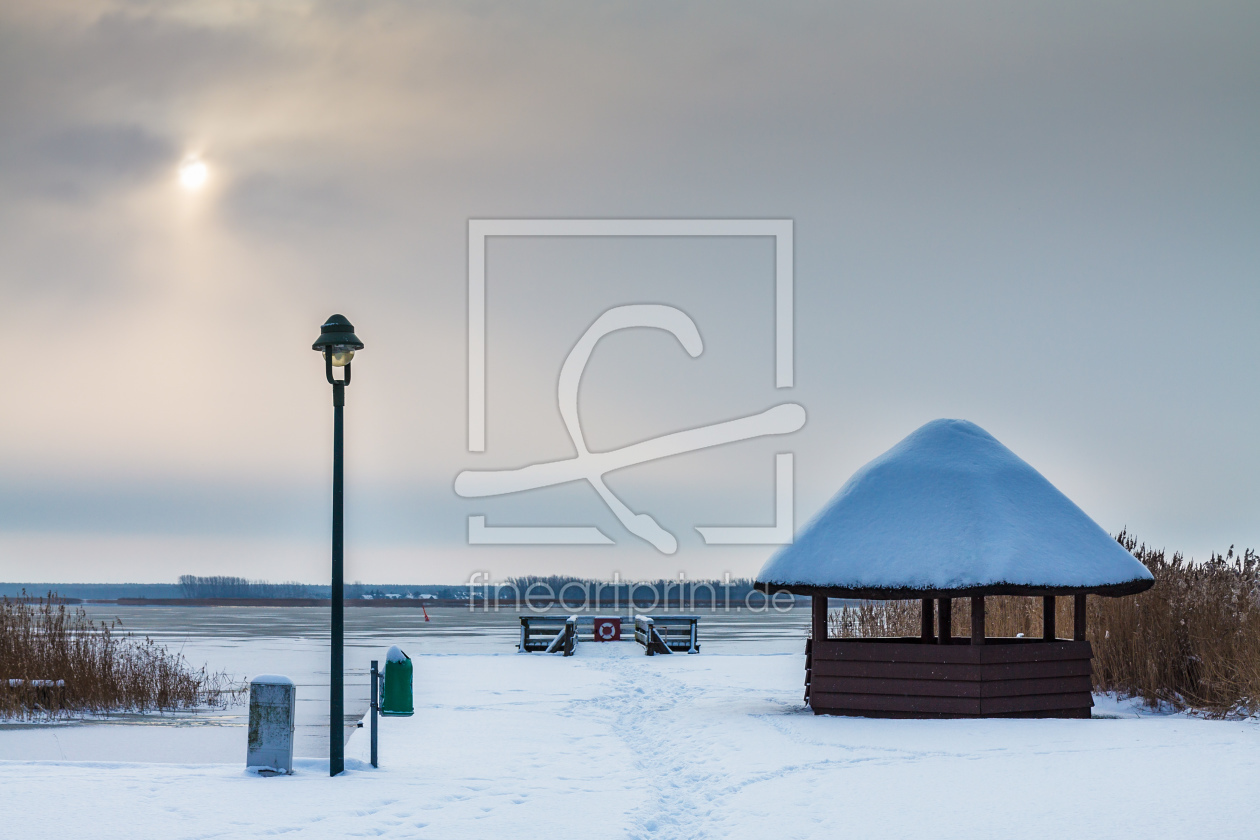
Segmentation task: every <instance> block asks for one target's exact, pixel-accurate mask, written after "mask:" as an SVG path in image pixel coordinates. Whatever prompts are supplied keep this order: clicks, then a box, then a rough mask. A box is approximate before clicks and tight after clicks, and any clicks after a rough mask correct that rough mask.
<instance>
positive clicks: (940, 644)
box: [805, 595, 1094, 718]
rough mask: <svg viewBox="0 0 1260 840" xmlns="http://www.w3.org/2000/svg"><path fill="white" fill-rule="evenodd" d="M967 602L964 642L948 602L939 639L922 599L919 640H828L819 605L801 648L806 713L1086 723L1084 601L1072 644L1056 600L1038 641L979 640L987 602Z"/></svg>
mask: <svg viewBox="0 0 1260 840" xmlns="http://www.w3.org/2000/svg"><path fill="white" fill-rule="evenodd" d="M972 601H973V606H972V615H973V617H975V619H974V620H973V627H972V636H971V637H970V638H968V637H955V636H951V635H950V634H949V620H950V607H949V599H940V603H939V608H938V609H937V611H936V612H937V616H938V618H939V628H938V629H937V632H936V633H935V634H933V632H932V630H933V627H932V622H931V620H930V618H927V616H931V611H930V610H931V605H932V602H931V601H930V600H927V601H925V602H924V607H925V609H924V615H925V619H924V622H923V625H924V626H923V633H922V634H921V635H920V636H919V637H917V638H915V637H911V638H880V639H828V638H827V635H826V626H827V625H826V614H827V613H826V611H827V599H826V598H821V597H818V596H815V597H814V608H813V622H812V623H813V628H814V633H813V639H812V640H811V641H810V642H809V644H808V645H807V647H806V671H805V684H806V688H805V698H806V700H807V701H808V703H809V705H810V708H812V709H813V711H814V713H815V714H833V715H859V716H864V717H915V718H933V717H1083V718H1087V717H1089V716H1090V709H1091V708H1092V707H1093V705H1094V701H1093V697H1092V695H1091V692H1090V688H1091V659H1092V657H1093V651H1092V649H1091V648H1090V644H1089V642H1088V641H1086V640H1085V609H1084V607H1085V604H1084V601H1085V596H1084V595H1079V596H1077V599H1076V620H1075V621H1074V622H1073V623H1074V625H1075V627H1074V628H1073V629H1074V633H1073V635H1074V636H1075V638H1074V639H1070V640H1069V639H1057V638H1055V627H1054V620H1053V615H1054V604H1053V601H1054V599H1053V598H1047V599H1045V601H1046V603H1045V607H1046V615H1048V616H1050V618H1049V619H1048V620H1046V621H1045V633H1044V634H1043V638H1041V639H1022V638H1021V639H1007V638H985V636H984V618H983V616H984V606H983V599H982V598H973V599H972ZM977 602H978V603H977Z"/></svg>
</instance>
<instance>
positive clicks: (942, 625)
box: [936, 598, 954, 645]
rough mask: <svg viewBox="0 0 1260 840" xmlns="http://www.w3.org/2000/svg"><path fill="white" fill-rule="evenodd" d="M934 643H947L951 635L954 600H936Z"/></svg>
mask: <svg viewBox="0 0 1260 840" xmlns="http://www.w3.org/2000/svg"><path fill="white" fill-rule="evenodd" d="M936 619H937V621H936V623H937V627H936V643H937V644H941V645H947V644H949V642H950V637H951V636H952V635H953V632H954V630H953V626H954V602H953V601H952V600H951V599H949V598H939V599H937V601H936Z"/></svg>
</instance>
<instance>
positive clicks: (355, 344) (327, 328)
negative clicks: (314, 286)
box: [311, 315, 363, 367]
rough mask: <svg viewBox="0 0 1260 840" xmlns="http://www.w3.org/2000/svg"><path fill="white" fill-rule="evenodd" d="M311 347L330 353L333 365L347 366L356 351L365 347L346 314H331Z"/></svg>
mask: <svg viewBox="0 0 1260 840" xmlns="http://www.w3.org/2000/svg"><path fill="white" fill-rule="evenodd" d="M311 349H312V350H318V351H319V352H320V353H325V354H327V355H329V357H330V358H331V361H332V365H333V367H345V366H346V365H348V364H350V360H351V359H353V358H354V351H355V350H362V349H363V342H362V341H359V337H358V336H357V335H355V334H354V325H353V324H351V323H350V322H349V321H348V320H346V317H345V316H344V315H330V316H329V317H328V320H327V321H325V322H324V323H323V325H322V326H321V327H320V328H319V338H318V339H316V340H315V343H314V344H312V345H311Z"/></svg>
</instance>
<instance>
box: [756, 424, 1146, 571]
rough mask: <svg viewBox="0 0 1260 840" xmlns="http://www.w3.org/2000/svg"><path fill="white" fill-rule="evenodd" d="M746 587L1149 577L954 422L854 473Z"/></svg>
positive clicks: (990, 445) (919, 434)
mask: <svg viewBox="0 0 1260 840" xmlns="http://www.w3.org/2000/svg"><path fill="white" fill-rule="evenodd" d="M757 580H758V581H760V582H762V583H768V584H773V585H782V586H786V587H788V588H791V587H792V586H794V585H795V586H798V587H806V588H807V587H830V588H839V589H851V590H863V591H864V592H863V593H856V592H855V593H854V594H874V591H876V590H886V591H888V592H889V593H895V592H901V593H903V594H906V593H905V591H906V590H966V589H969V588H970V589H975V588H979V587H993V588H994V589H992V590H990V591H992V592H994V594H1000V593H1002V592H1008V593H1015V592H1018V591H1020V590H1021V589H1027V588H1033V589H1035V588H1045V589H1054V590H1058V591H1059V592H1060V593H1061V594H1062V593H1065V592H1066V591H1070V590H1091V591H1092V590H1109V591H1108V594H1123V593H1126V592H1136V591H1141V590H1142V589H1146V588H1148V587H1149V586H1150V585H1151V583H1152V582H1153V578H1152V577H1151V574H1150V572H1149V571H1147V570H1146V568H1145V567H1144V566H1143V565H1142V564H1141V563H1139V562H1138V561H1137V560H1136V559H1134V558H1133V556H1132V555H1130V554H1129V553H1128V552H1127V551H1125V550H1124V549H1123V548H1122V547H1121V546H1120V545H1119V544H1118V543H1116V541H1115V540H1113V539H1112V538H1111V537H1110V536H1108V535H1107V532H1106V531H1104V530H1103V529H1102V528H1100V527H1099V526H1098V525H1097V524H1096V523H1095V522H1094V521H1093V520H1092V519H1090V518H1089V517H1088V516H1087V515H1086V514H1085V513H1084V511H1082V510H1081V509H1080V508H1078V507H1077V506H1076V505H1075V504H1073V503H1072V501H1071V500H1070V499H1068V498H1067V497H1066V496H1064V495H1063V494H1062V493H1061V492H1059V490H1058V489H1057V488H1055V486H1054V485H1052V484H1051V483H1050V482H1049V481H1047V480H1046V479H1045V477H1044V476H1042V475H1041V473H1039V472H1037V471H1036V470H1035V469H1033V468H1032V467H1031V466H1029V465H1028V464H1027V463H1025V462H1024V461H1023V460H1022V459H1021V458H1019V456H1017V455H1016V454H1015V453H1013V452H1011V451H1010V450H1009V449H1007V448H1006V447H1005V446H1003V445H1002V444H1001V443H999V442H998V441H997V440H996V439H995V438H994V437H993V436H992V435H990V434H989V433H988V432H986V431H985V430H984V429H981V428H980V427H979V426H977V425H975V424H974V423H968V422H967V421H965V420H934V421H933V422H931V423H928V424H927V425H925V426H923V427H922V428H920V429H919V430H917V431H916V432H914V433H913V434H911V435H910V436H909V437H907V438H906V439H905V440H903V441H901V443H899V444H897V445H896V446H894V447H893V448H892V449H890V450H888V451H887V452H886V453H884V454H883V455H881V456H879V457H878V458H876V459H875V460H874V461H871V462H870V463H869V464H867V465H866V466H864V467H862V469H860V470H858V471H857V472H856V473H855V474H854V475H853V477H852V478H850V479H849V481H848V482H846V483H845V485H844V486H843V487H842V488H840V492H839V493H837V494H836V496H835V498H834V499H832V500H831V502H829V503H828V504H827V506H826V507H825V508H824V509H823V510H822V512H821V513H819V514H818V515H817V516H816V517H815V518H814V520H813V521H811V522H810V523H809V524H808V525H806V526H805V528H804V529H803V530H802V531H801V533H800V534H799V535H798V536H797V538H796V541H795V542H794V543H793V544H792V545H789V546H786V547H784V548H783V549H782V550H780V551H779V552H778V553H776V554H775V555H774V556H773V557H772V558H770V560H769V561H768V562H767V563H766V564H765V566H763V567H762V569H761V572H760V573H759V574H758V575H757ZM912 594H913V593H909V595H912ZM974 594H980V593H974Z"/></svg>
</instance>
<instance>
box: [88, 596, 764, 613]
mask: <svg viewBox="0 0 1260 840" xmlns="http://www.w3.org/2000/svg"><path fill="white" fill-rule="evenodd" d="M65 600H66V602H67V603H80V604H83V605H85V606H94V605H97V606H104V605H117V606H120V607H327V606H330V605H331V604H332V600H331V599H329V598H113V599H103V598H102V599H94V598H88V599H77V598H74V599H70V598H68V599H65ZM343 603H344V604H345V605H346V606H347V607H408V608H412V609H418V608H420V607H462V608H465V609H467V608H468V606H469V603H468V599H467V598H346V599H345V600H344V602H343ZM493 605H494V602H493V601H490V602H489V603H488V604H487V602H485V601H483V600H482V599H481V598H478V599H477V600H476V601H475V602H474V604H473V606H474V608H475V609H477V610H483V609H485V608H486V607H487V606H490V607H493ZM722 605H723V602H722V600H721V599H718V600H716V601H712V602H710V601H701V600H697V601H696V602H695V604H694V605H693V604H691V603H682V604H680V603H679V602H678V600H677V599H671V600H669V601H668V602H660V603H657V604H655V605H653V604H651V603H649V602H645V603H639V604H635V605H634V606H635V608H638V609H683V608H691V607H692V606H694V607H695V608H696V609H715V608H718V607H721V606H722ZM560 606H561V605H560V604H558V603H556V602H555V601H553V600H548V599H543V598H531V599H530V602H529V604H528V605H527V604H526V603H525V602H524V599H522V600H521V602H520V603H519V604H517V603H516V602H515V601H513V600H512V599H511V598H505V599H501V600H500V601H499V609H515V608H517V607H520V608H523V609H525V608H532V609H535V610H538V609H553V608H560ZM732 606H742V604H740V603H739V602H738V601H733V602H732ZM627 607H629V605H628V604H626V603H625V601H619V602H614V601H611V600H610V601H606V602H601V603H599V604H585V605H568V606H565V607H563V609H569V610H575V611H579V612H581V611H584V610H592V609H601V610H602V609H626V608H627Z"/></svg>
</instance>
